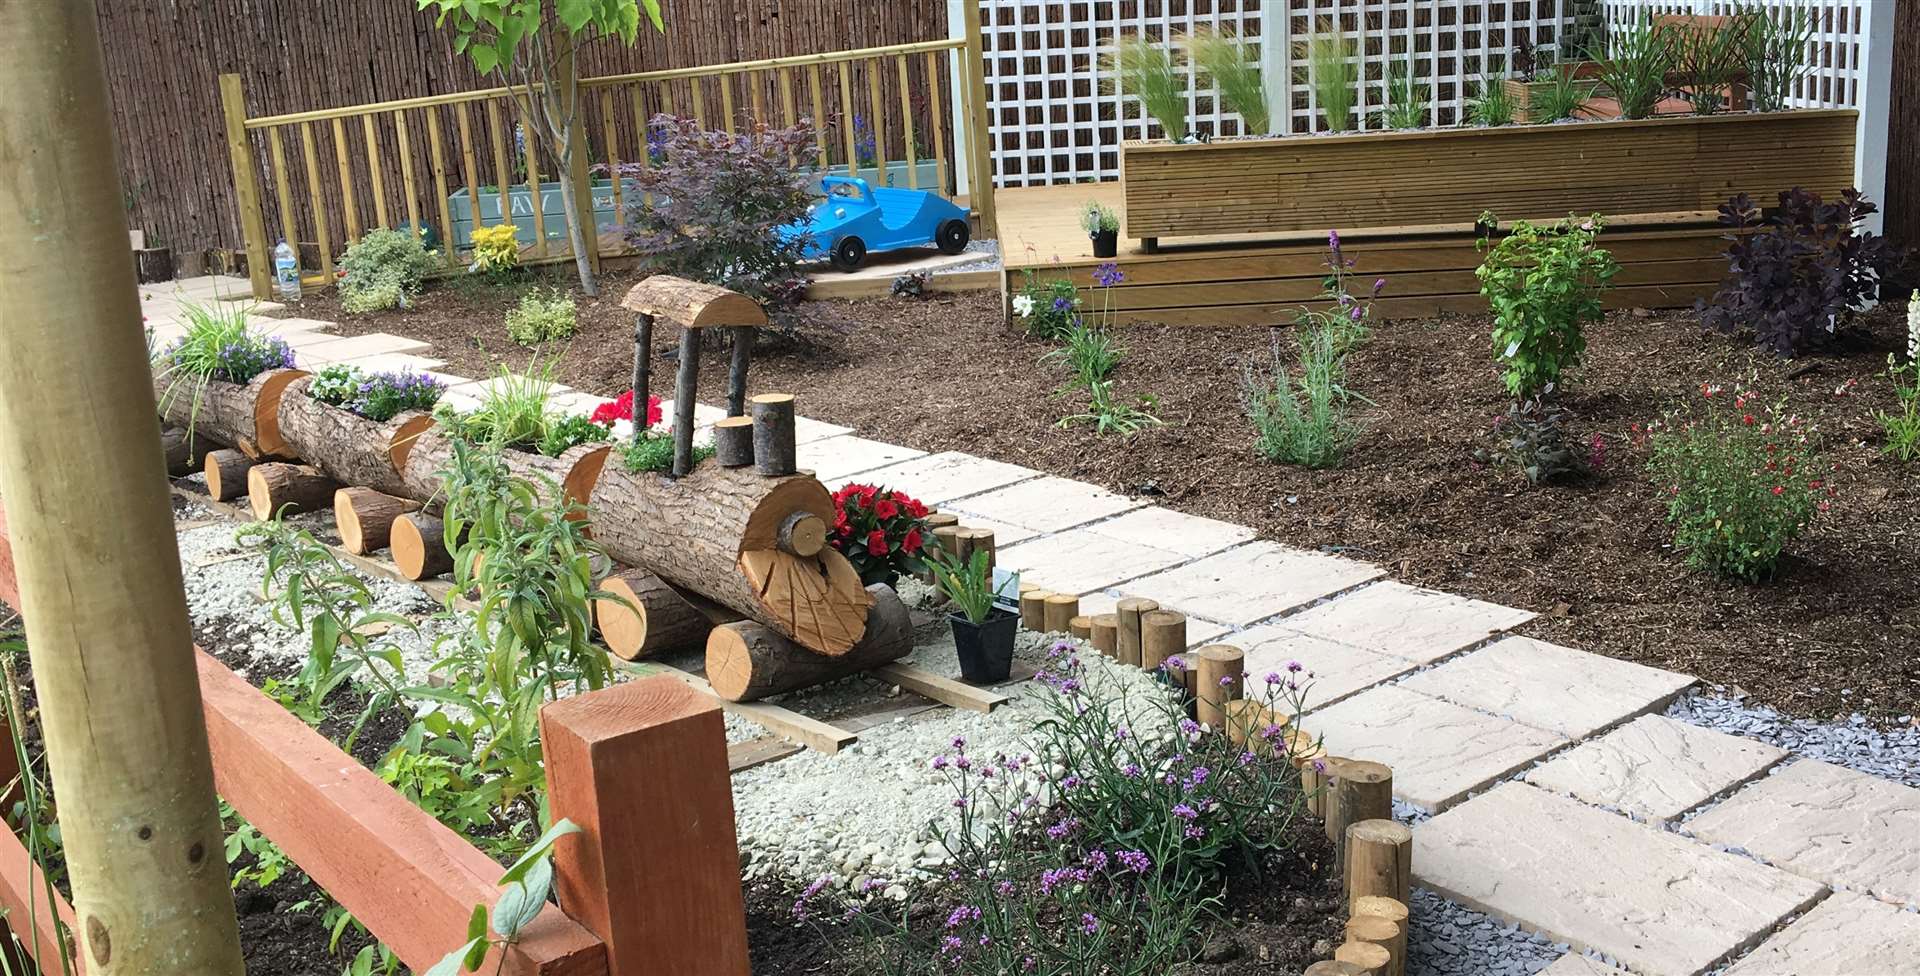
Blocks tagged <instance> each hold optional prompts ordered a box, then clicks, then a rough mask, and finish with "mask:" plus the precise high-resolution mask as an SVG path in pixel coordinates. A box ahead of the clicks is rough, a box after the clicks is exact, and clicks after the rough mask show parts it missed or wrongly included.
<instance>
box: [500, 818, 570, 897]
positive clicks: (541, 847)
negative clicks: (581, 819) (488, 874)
mask: <svg viewBox="0 0 1920 976" xmlns="http://www.w3.org/2000/svg"><path fill="white" fill-rule="evenodd" d="M579 832H580V825H579V824H576V823H574V822H573V821H571V820H566V819H562V820H561V821H560V822H559V823H557V824H554V825H553V826H551V827H548V828H547V832H546V833H544V834H541V835H540V839H539V840H536V841H534V842H533V846H532V847H530V848H528V849H527V852H526V853H525V854H522V855H520V860H518V861H515V862H513V866H512V867H510V868H508V869H507V873H505V874H503V875H501V876H500V883H501V884H503V885H504V884H512V883H513V882H515V881H518V880H520V879H521V878H523V877H526V874H527V871H528V870H530V869H531V868H532V866H533V863H534V862H535V861H538V860H540V859H541V858H543V857H545V856H546V855H547V852H548V851H550V850H552V849H553V845H554V842H555V841H558V840H559V839H560V838H562V837H565V836H567V835H568V834H577V833H579Z"/></svg>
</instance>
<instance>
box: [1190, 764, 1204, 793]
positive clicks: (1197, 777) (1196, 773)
mask: <svg viewBox="0 0 1920 976" xmlns="http://www.w3.org/2000/svg"><path fill="white" fill-rule="evenodd" d="M1208 775H1209V770H1208V769H1207V767H1205V766H1195V767H1193V772H1191V773H1188V774H1187V789H1188V790H1194V789H1197V788H1199V786H1200V784H1202V783H1205V782H1206V781H1207V776H1208Z"/></svg>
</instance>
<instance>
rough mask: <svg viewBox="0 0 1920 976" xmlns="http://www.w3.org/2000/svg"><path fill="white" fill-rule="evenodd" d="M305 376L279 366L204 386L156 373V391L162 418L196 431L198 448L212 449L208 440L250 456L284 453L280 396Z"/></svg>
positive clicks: (208, 381) (193, 443) (194, 442)
mask: <svg viewBox="0 0 1920 976" xmlns="http://www.w3.org/2000/svg"><path fill="white" fill-rule="evenodd" d="M305 375H307V374H306V372H305V371H303V370H298V369H276V370H269V371H267V372H265V373H261V374H260V375H259V376H256V377H254V378H253V380H252V381H251V382H248V383H227V382H223V381H221V380H207V381H206V383H205V384H204V385H203V384H202V383H201V382H200V381H199V380H198V379H192V378H187V377H173V376H155V377H154V380H153V393H154V397H155V399H156V400H157V401H158V402H159V407H160V417H161V419H163V420H165V421H166V422H167V423H169V424H172V425H173V426H175V427H179V428H182V429H184V430H188V431H190V432H191V433H192V449H193V450H194V451H195V452H197V453H198V452H205V451H207V450H210V449H211V448H210V447H207V446H203V445H202V444H201V440H200V439H201V438H205V439H206V440H209V441H213V442H214V443H216V444H230V445H232V446H234V447H237V448H239V449H240V450H242V451H244V452H246V454H247V456H248V457H253V458H270V457H281V456H283V455H284V454H285V453H286V442H285V441H283V440H282V439H281V437H280V399H281V396H282V394H284V393H285V392H286V389H287V386H288V385H289V384H291V383H292V382H293V381H294V380H297V379H299V378H301V377H303V376H305Z"/></svg>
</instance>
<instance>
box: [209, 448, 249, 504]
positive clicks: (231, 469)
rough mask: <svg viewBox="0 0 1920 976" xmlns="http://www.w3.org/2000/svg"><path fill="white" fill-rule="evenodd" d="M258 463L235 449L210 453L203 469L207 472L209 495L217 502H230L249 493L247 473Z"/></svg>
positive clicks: (224, 449)
mask: <svg viewBox="0 0 1920 976" xmlns="http://www.w3.org/2000/svg"><path fill="white" fill-rule="evenodd" d="M256 463H258V462H256V461H254V459H252V458H250V457H248V456H246V455H245V454H242V453H241V452H239V451H236V450H234V449H233V448H222V449H220V450H217V451H208V452H207V456H206V459H205V460H204V461H202V462H201V468H202V469H204V470H205V471H206V472H207V494H209V495H212V496H213V500H214V501H217V502H230V501H233V500H234V499H236V498H239V497H240V496H241V495H244V494H246V493H247V472H249V471H252V470H253V466H254V465H255V464H256Z"/></svg>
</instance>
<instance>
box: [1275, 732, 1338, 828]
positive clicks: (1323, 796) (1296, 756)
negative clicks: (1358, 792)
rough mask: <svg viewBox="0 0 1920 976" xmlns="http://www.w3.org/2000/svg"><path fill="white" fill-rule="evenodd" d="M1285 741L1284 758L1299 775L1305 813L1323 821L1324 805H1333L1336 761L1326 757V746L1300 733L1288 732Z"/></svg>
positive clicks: (1325, 809) (1325, 810) (1325, 812)
mask: <svg viewBox="0 0 1920 976" xmlns="http://www.w3.org/2000/svg"><path fill="white" fill-rule="evenodd" d="M1284 738H1285V741H1286V743H1287V755H1288V756H1289V757H1290V758H1291V759H1292V761H1293V767H1294V768H1295V769H1298V770H1299V771H1300V790H1301V792H1303V793H1305V794H1306V796H1307V812H1308V813H1311V814H1313V815H1314V816H1316V817H1325V816H1326V815H1327V805H1328V804H1329V803H1332V802H1333V783H1332V777H1331V776H1330V775H1329V774H1330V773H1331V772H1332V771H1333V763H1334V762H1335V760H1334V759H1333V758H1332V757H1330V756H1328V755H1327V750H1326V747H1325V746H1323V745H1321V744H1320V743H1318V742H1316V741H1314V738H1313V736H1311V735H1308V734H1307V733H1305V732H1302V731H1301V730H1299V729H1288V730H1287V731H1286V733H1285V736H1284ZM1336 846H1338V845H1336Z"/></svg>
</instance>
